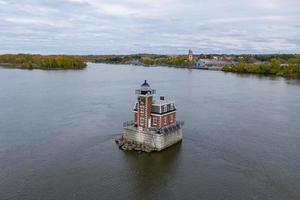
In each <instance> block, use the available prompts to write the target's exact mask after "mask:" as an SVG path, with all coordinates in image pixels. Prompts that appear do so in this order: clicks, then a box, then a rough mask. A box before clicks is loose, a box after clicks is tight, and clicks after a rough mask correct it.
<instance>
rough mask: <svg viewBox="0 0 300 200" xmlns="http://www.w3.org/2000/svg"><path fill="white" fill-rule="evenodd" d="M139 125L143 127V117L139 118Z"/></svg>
mask: <svg viewBox="0 0 300 200" xmlns="http://www.w3.org/2000/svg"><path fill="white" fill-rule="evenodd" d="M140 125H141V126H144V125H145V119H144V117H141V118H140Z"/></svg>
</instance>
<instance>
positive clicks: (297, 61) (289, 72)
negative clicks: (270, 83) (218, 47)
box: [223, 56, 300, 78]
mask: <svg viewBox="0 0 300 200" xmlns="http://www.w3.org/2000/svg"><path fill="white" fill-rule="evenodd" d="M223 71H225V72H236V73H252V74H265V75H276V76H284V77H297V78H300V57H299V56H298V57H297V56H295V57H290V58H287V59H282V58H270V59H267V60H266V61H258V60H256V59H254V60H251V59H245V58H242V59H239V60H237V62H235V63H234V64H232V65H225V66H224V67H223Z"/></svg>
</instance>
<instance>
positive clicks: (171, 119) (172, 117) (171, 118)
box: [170, 115, 174, 123]
mask: <svg viewBox="0 0 300 200" xmlns="http://www.w3.org/2000/svg"><path fill="white" fill-rule="evenodd" d="M173 121H174V116H173V115H170V122H171V123H173Z"/></svg>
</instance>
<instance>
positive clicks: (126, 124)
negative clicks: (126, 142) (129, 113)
mask: <svg viewBox="0 0 300 200" xmlns="http://www.w3.org/2000/svg"><path fill="white" fill-rule="evenodd" d="M134 125H135V123H134V121H127V122H123V127H124V128H125V127H129V126H134Z"/></svg>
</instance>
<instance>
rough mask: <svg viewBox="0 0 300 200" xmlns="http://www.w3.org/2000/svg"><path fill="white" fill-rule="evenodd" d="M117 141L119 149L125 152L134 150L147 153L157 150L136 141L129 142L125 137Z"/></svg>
mask: <svg viewBox="0 0 300 200" xmlns="http://www.w3.org/2000/svg"><path fill="white" fill-rule="evenodd" d="M115 141H116V144H117V145H118V146H119V148H120V149H122V150H123V151H132V150H134V151H139V152H147V153H150V152H152V151H155V148H153V147H151V146H149V145H146V144H142V143H138V142H136V141H128V140H126V139H125V138H124V137H123V136H122V137H120V138H119V139H116V140H115Z"/></svg>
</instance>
